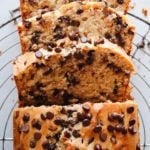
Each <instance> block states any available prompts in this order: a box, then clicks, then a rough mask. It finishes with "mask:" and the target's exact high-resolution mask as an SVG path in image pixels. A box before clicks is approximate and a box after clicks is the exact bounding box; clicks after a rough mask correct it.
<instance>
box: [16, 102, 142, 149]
mask: <svg viewBox="0 0 150 150" xmlns="http://www.w3.org/2000/svg"><path fill="white" fill-rule="evenodd" d="M13 122H14V127H13V129H14V150H20V149H21V150H29V149H36V150H76V149H78V150H101V149H103V150H104V149H109V150H123V149H124V150H136V149H140V147H139V119H138V108H137V105H136V104H135V103H134V102H130V101H127V102H124V103H95V104H92V103H84V104H75V105H69V106H56V105H53V106H51V107H46V106H41V107H33V106H32V107H25V108H17V109H16V110H15V112H14V116H13Z"/></svg>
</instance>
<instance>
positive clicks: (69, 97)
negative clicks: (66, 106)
mask: <svg viewBox="0 0 150 150" xmlns="http://www.w3.org/2000/svg"><path fill="white" fill-rule="evenodd" d="M62 97H63V99H64V101H65V102H66V103H68V101H69V100H70V99H71V98H72V97H73V96H72V95H71V94H69V93H68V92H67V91H64V93H63V95H62Z"/></svg>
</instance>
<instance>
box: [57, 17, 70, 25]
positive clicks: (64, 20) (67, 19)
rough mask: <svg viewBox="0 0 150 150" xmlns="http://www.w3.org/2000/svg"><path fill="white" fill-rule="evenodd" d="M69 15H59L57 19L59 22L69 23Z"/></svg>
mask: <svg viewBox="0 0 150 150" xmlns="http://www.w3.org/2000/svg"><path fill="white" fill-rule="evenodd" d="M70 20H71V19H70V17H69V16H61V17H59V18H58V21H59V22H61V23H66V24H68V25H69V24H70Z"/></svg>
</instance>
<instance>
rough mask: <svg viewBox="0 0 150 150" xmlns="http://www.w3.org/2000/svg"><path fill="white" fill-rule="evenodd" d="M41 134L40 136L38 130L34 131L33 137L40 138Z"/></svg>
mask: <svg viewBox="0 0 150 150" xmlns="http://www.w3.org/2000/svg"><path fill="white" fill-rule="evenodd" d="M41 136H42V134H41V133H39V132H35V133H34V139H35V140H39V139H40V138H41Z"/></svg>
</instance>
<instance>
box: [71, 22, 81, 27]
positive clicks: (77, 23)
mask: <svg viewBox="0 0 150 150" xmlns="http://www.w3.org/2000/svg"><path fill="white" fill-rule="evenodd" d="M70 25H72V26H76V27H79V26H80V22H79V21H78V20H71V21H70Z"/></svg>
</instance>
